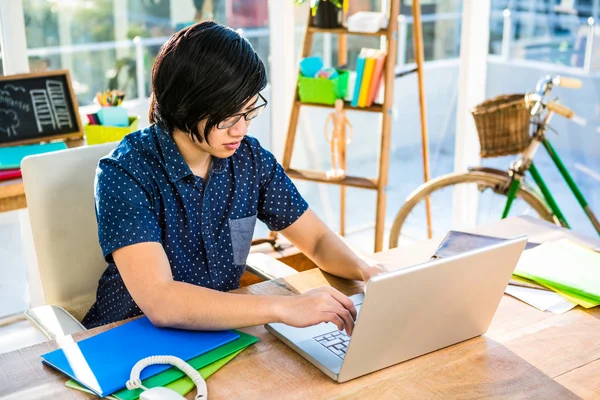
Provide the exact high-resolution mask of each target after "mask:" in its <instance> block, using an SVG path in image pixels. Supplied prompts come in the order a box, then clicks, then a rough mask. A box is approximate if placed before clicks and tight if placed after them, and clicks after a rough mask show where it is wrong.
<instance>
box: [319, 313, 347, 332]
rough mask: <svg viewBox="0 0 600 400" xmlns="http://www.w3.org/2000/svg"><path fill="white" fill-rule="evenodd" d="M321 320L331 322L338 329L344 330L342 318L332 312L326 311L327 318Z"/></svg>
mask: <svg viewBox="0 0 600 400" xmlns="http://www.w3.org/2000/svg"><path fill="white" fill-rule="evenodd" d="M323 322H332V323H334V324H335V326H337V328H338V329H339V330H340V331H343V330H344V320H343V319H341V318H340V317H339V315H337V314H336V313H334V312H330V313H327V319H326V320H325V321H323Z"/></svg>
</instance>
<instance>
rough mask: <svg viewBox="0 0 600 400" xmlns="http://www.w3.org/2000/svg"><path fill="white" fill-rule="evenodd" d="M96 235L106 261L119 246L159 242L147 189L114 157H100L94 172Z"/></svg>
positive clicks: (157, 227) (110, 258)
mask: <svg viewBox="0 0 600 400" xmlns="http://www.w3.org/2000/svg"><path fill="white" fill-rule="evenodd" d="M95 192H96V193H95V194H96V195H95V201H96V218H97V221H98V238H99V240H100V247H101V248H102V253H103V255H104V257H105V258H106V261H107V262H113V259H112V253H113V252H114V251H115V250H118V249H120V248H122V247H125V246H129V245H132V244H136V243H143V242H159V243H162V239H161V237H162V235H161V229H160V225H159V223H158V220H157V217H156V213H155V211H154V207H153V206H152V202H151V200H150V196H149V195H148V192H147V191H146V190H144V188H143V187H142V185H141V184H140V182H139V181H138V180H136V179H135V178H134V177H133V176H132V175H131V174H130V173H129V172H127V171H126V170H125V169H124V168H123V167H121V166H120V165H118V164H117V163H116V162H115V161H114V160H111V159H102V160H100V164H99V166H98V170H97V172H96V182H95Z"/></svg>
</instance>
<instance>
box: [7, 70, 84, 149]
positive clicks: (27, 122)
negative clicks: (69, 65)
mask: <svg viewBox="0 0 600 400" xmlns="http://www.w3.org/2000/svg"><path fill="white" fill-rule="evenodd" d="M82 136H83V131H82V128H81V121H80V119H79V109H78V107H77V99H76V98H75V94H74V93H73V88H72V86H71V78H70V75H69V71H68V70H58V71H48V72H43V73H35V74H23V75H9V76H4V77H0V146H8V145H16V144H25V143H39V142H44V141H49V140H53V139H59V138H65V139H66V138H81V137H82Z"/></svg>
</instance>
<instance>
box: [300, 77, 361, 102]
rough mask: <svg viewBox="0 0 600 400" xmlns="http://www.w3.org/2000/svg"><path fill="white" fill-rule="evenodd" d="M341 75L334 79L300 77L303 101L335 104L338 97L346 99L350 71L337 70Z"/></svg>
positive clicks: (301, 99)
mask: <svg viewBox="0 0 600 400" xmlns="http://www.w3.org/2000/svg"><path fill="white" fill-rule="evenodd" d="M337 71H338V74H339V76H338V77H337V78H334V79H324V78H307V77H305V76H302V75H300V76H299V78H298V96H299V97H300V101H301V102H303V103H318V104H329V105H333V104H335V101H336V100H337V99H342V100H344V99H345V98H346V97H347V96H348V77H349V75H350V74H349V72H348V71H344V70H337Z"/></svg>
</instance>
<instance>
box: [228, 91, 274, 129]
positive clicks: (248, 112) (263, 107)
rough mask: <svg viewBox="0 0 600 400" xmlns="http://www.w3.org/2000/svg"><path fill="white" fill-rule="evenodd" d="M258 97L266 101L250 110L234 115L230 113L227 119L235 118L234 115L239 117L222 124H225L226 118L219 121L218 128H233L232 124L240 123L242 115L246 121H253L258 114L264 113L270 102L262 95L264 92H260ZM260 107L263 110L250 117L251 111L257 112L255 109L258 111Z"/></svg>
mask: <svg viewBox="0 0 600 400" xmlns="http://www.w3.org/2000/svg"><path fill="white" fill-rule="evenodd" d="M258 97H259V98H260V99H261V100H262V101H264V103H263V104H261V105H260V106H256V107H253V108H251V109H250V110H248V111H246V112H243V113H237V114H232V115H230V116H229V117H227V118H226V119H230V118H234V117H237V118H235V119H234V120H233V121H232V122H229V123H227V124H226V125H222V124H223V121H225V120H223V121H221V122H219V123H218V124H217V128H218V129H227V128H231V127H232V126H234V125H235V124H237V123H238V121H239V120H240V118H242V117H244V119H245V120H246V121H252V120H253V119H254V118H256V117H258V116H259V115H260V114H261V113H262V111H263V110H264V109H265V108H266V107H267V104H269V103H268V102H267V99H265V98H264V97H263V96H262V94H260V93H259V94H258ZM258 109H261V111H260V112H259V113H258V114H256V115H255V116H254V117H252V118H250V119H248V114H250V113H252V112H255V111H256V110H258Z"/></svg>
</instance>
